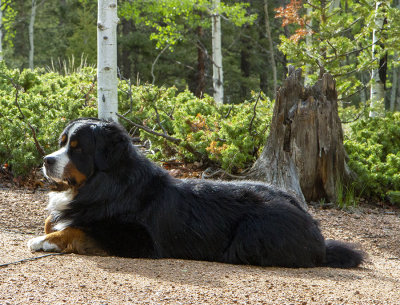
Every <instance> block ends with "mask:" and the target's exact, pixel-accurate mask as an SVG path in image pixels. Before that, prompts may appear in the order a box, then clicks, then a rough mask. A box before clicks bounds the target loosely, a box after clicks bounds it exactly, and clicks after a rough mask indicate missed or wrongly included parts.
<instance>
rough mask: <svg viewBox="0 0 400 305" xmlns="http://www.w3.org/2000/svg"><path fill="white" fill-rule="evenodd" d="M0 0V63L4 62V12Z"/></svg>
mask: <svg viewBox="0 0 400 305" xmlns="http://www.w3.org/2000/svg"><path fill="white" fill-rule="evenodd" d="M1 5H2V4H1V0H0V61H2V60H3V10H2V9H1Z"/></svg>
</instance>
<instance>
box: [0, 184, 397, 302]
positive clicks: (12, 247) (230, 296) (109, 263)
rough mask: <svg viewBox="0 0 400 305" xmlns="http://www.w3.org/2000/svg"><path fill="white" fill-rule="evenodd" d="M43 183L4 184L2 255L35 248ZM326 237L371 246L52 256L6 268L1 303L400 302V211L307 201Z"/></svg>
mask: <svg viewBox="0 0 400 305" xmlns="http://www.w3.org/2000/svg"><path fill="white" fill-rule="evenodd" d="M46 201H47V192H45V191H37V192H35V193H31V192H30V191H24V190H10V189H6V188H4V189H0V237H1V238H0V264H5V263H9V262H14V261H17V260H21V259H26V258H31V257H35V256H38V255H41V254H42V253H30V252H29V251H28V249H27V247H26V243H27V241H28V239H30V238H32V237H33V236H36V235H39V234H42V230H43V228H42V227H43V222H44V219H45V217H46V213H45V210H44V208H45V206H46ZM310 211H311V213H312V214H313V215H314V217H316V218H317V219H318V220H320V222H321V227H322V230H323V232H324V235H325V236H326V237H327V238H334V239H341V240H345V241H350V242H355V243H358V244H360V245H361V247H362V248H363V249H364V250H365V251H366V252H367V253H368V256H369V257H368V259H367V262H366V263H365V264H364V265H363V266H362V267H361V268H357V269H350V270H340V269H332V268H313V269H288V268H260V267H254V266H236V265H227V264H220V263H210V262H198V261H185V260H172V259H162V260H149V259H124V258H116V257H94V256H79V255H75V254H68V255H59V256H48V257H44V258H41V259H37V260H32V261H25V262H22V263H18V264H12V265H7V266H2V267H1V268H0V304H1V305H3V304H400V234H399V230H400V211H399V210H391V209H383V208H377V207H362V208H358V209H356V210H354V211H352V212H351V213H349V212H344V211H339V210H335V209H330V210H323V209H319V208H315V207H314V208H313V207H311V208H310Z"/></svg>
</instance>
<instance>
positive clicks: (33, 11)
mask: <svg viewBox="0 0 400 305" xmlns="http://www.w3.org/2000/svg"><path fill="white" fill-rule="evenodd" d="M36 7H37V3H36V0H32V9H31V19H30V21H29V69H31V70H33V56H34V54H35V53H34V47H35V45H34V42H33V27H34V25H35V18H36Z"/></svg>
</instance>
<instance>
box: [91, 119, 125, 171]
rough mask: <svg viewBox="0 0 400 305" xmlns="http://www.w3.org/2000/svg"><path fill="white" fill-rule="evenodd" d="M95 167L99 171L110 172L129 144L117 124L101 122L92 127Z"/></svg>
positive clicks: (122, 130) (123, 131)
mask: <svg viewBox="0 0 400 305" xmlns="http://www.w3.org/2000/svg"><path fill="white" fill-rule="evenodd" d="M93 132H94V135H95V141H96V150H95V154H94V160H95V165H96V167H97V168H98V169H99V170H102V171H106V170H110V169H111V168H112V167H114V166H115V165H116V163H118V162H120V161H121V160H122V158H123V156H124V154H125V152H126V151H127V146H128V145H129V143H130V140H129V136H128V135H127V133H126V131H125V130H124V129H123V128H122V127H121V126H120V125H119V124H117V123H114V122H102V123H101V124H96V125H95V126H94V131H93Z"/></svg>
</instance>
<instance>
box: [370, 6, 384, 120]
mask: <svg viewBox="0 0 400 305" xmlns="http://www.w3.org/2000/svg"><path fill="white" fill-rule="evenodd" d="M381 5H382V2H380V1H378V2H376V7H375V27H374V30H373V31H372V59H373V60H375V61H377V62H378V63H379V58H378V57H377V56H376V54H375V49H376V44H377V43H378V40H379V38H378V35H377V30H376V29H381V28H382V27H383V18H379V17H378V16H377V13H378V10H379V7H380V6H381ZM371 73H372V76H371V81H372V82H371V102H370V107H371V111H370V112H369V116H370V117H377V116H380V115H381V114H382V113H383V111H384V98H385V87H384V84H383V83H382V82H381V79H380V77H379V65H378V67H376V68H374V69H372V71H371Z"/></svg>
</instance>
